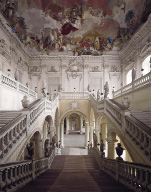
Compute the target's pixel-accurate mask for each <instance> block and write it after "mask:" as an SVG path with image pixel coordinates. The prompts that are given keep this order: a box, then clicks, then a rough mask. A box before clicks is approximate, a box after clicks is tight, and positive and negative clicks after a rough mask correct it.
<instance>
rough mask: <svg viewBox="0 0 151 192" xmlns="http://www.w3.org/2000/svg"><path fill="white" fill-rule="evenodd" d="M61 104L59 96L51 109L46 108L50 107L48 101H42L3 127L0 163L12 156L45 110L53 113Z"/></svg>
mask: <svg viewBox="0 0 151 192" xmlns="http://www.w3.org/2000/svg"><path fill="white" fill-rule="evenodd" d="M57 102H59V96H57V97H56V99H55V100H54V104H53V102H52V103H51V104H52V105H51V107H49V109H48V108H47V107H46V106H47V105H48V101H47V100H40V102H38V103H36V104H35V105H34V106H33V107H31V108H30V109H29V110H25V111H23V112H22V114H21V115H20V116H18V117H17V118H16V119H14V120H13V121H12V122H11V123H10V124H7V125H6V126H4V127H2V128H1V129H0V162H1V163H3V162H5V161H6V159H7V158H8V155H10V154H11V151H13V148H14V146H15V145H19V143H20V142H21V141H22V140H23V139H24V138H25V137H26V136H27V135H28V133H29V132H30V130H31V128H32V127H33V126H34V123H36V122H37V121H38V120H39V117H40V115H42V114H44V112H45V109H46V108H47V110H48V111H52V110H53V109H54V108H55V107H56V105H57Z"/></svg>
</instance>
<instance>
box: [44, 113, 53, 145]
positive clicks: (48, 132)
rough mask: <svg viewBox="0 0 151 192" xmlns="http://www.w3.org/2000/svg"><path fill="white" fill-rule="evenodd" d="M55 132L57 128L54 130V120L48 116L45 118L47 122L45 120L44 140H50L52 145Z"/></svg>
mask: <svg viewBox="0 0 151 192" xmlns="http://www.w3.org/2000/svg"><path fill="white" fill-rule="evenodd" d="M54 132H55V128H54V125H53V120H52V117H51V116H50V115H47V116H46V117H45V120H44V124H43V134H44V135H43V139H44V141H45V140H46V139H49V140H50V143H51V142H52V137H53V136H54V134H55V133H54Z"/></svg>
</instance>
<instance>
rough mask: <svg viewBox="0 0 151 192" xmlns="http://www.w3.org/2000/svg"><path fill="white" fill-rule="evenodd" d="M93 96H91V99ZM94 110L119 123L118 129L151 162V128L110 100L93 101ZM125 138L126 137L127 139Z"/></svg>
mask: <svg viewBox="0 0 151 192" xmlns="http://www.w3.org/2000/svg"><path fill="white" fill-rule="evenodd" d="M91 97H92V96H90V98H91ZM90 100H91V103H92V105H93V106H94V108H97V110H96V111H97V112H98V113H105V114H106V115H107V116H109V117H110V118H112V120H113V121H114V122H116V123H117V128H118V129H119V130H120V132H121V131H122V132H123V134H125V136H127V137H128V138H129V139H130V140H131V141H132V143H133V144H135V148H136V150H139V151H138V152H139V153H140V152H141V155H142V156H144V155H145V157H146V161H148V162H149V163H150V160H151V151H150V149H151V132H150V128H149V127H147V126H146V125H144V124H143V123H141V122H140V121H138V120H137V119H135V118H134V117H132V116H131V114H130V111H124V109H121V108H120V107H119V106H117V105H116V104H114V103H113V102H111V101H110V100H109V99H105V100H102V101H100V102H97V101H95V102H94V101H92V98H91V99H90ZM125 136H124V137H125Z"/></svg>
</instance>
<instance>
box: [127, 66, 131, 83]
mask: <svg viewBox="0 0 151 192" xmlns="http://www.w3.org/2000/svg"><path fill="white" fill-rule="evenodd" d="M131 82H132V69H131V70H129V71H128V72H127V74H126V85H128V84H130V83H131Z"/></svg>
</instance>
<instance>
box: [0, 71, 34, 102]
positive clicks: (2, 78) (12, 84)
mask: <svg viewBox="0 0 151 192" xmlns="http://www.w3.org/2000/svg"><path fill="white" fill-rule="evenodd" d="M0 85H3V86H6V87H8V88H12V89H14V90H16V91H19V92H21V93H23V94H26V95H27V96H30V97H33V98H34V99H37V93H36V92H35V91H33V90H31V89H29V88H28V87H26V86H25V85H23V84H21V83H19V82H18V81H16V80H15V79H13V78H11V77H9V76H7V75H5V74H3V73H2V72H1V71H0Z"/></svg>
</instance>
